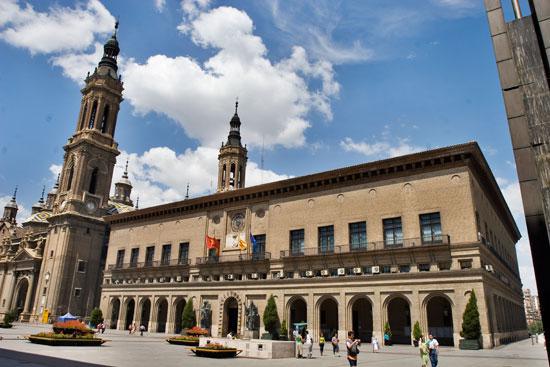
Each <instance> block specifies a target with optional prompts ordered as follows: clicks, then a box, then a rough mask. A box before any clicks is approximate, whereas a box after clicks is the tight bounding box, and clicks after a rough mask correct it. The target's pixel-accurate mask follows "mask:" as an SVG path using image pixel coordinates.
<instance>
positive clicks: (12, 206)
mask: <svg viewBox="0 0 550 367" xmlns="http://www.w3.org/2000/svg"><path fill="white" fill-rule="evenodd" d="M16 198H17V186H15V190H14V191H13V196H12V197H11V200H10V201H9V202H8V203H7V204H6V205H5V206H4V215H3V217H2V219H3V220H5V221H8V222H11V223H15V217H16V216H17V210H18V209H19V208H18V207H17V201H16Z"/></svg>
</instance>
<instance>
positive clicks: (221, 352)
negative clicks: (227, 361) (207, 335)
mask: <svg viewBox="0 0 550 367" xmlns="http://www.w3.org/2000/svg"><path fill="white" fill-rule="evenodd" d="M191 351H192V352H193V353H195V355H196V356H197V357H207V358H234V357H236V356H237V355H239V354H240V353H241V352H242V350H238V349H236V348H224V349H214V348H202V347H196V348H191Z"/></svg>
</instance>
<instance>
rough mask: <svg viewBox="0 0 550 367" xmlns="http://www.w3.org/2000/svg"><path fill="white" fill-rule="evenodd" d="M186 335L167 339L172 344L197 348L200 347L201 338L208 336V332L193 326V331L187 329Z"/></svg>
mask: <svg viewBox="0 0 550 367" xmlns="http://www.w3.org/2000/svg"><path fill="white" fill-rule="evenodd" d="M184 332H185V335H177V336H173V337H171V338H168V339H166V341H167V342H168V343H170V344H176V345H187V346H193V347H197V346H198V345H199V338H200V337H201V336H207V335H208V330H206V329H203V328H200V327H198V326H193V327H192V328H191V329H185V331H184Z"/></svg>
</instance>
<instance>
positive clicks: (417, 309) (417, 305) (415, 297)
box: [410, 289, 424, 342]
mask: <svg viewBox="0 0 550 367" xmlns="http://www.w3.org/2000/svg"><path fill="white" fill-rule="evenodd" d="M410 301H411V307H410V311H411V342H412V341H413V339H414V338H413V334H412V331H413V328H414V323H415V322H417V321H418V322H419V323H420V324H421V323H422V321H421V320H422V318H423V317H422V316H423V314H424V312H423V308H422V303H421V300H420V295H419V294H418V289H413V293H412V294H411V296H410Z"/></svg>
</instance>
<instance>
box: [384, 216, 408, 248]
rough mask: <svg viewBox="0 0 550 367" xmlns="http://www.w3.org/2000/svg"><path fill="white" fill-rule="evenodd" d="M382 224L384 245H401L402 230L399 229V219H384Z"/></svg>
mask: <svg viewBox="0 0 550 367" xmlns="http://www.w3.org/2000/svg"><path fill="white" fill-rule="evenodd" d="M382 223H383V226H384V245H385V246H401V245H403V228H402V227H401V217H397V218H387V219H384V220H383V221H382Z"/></svg>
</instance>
